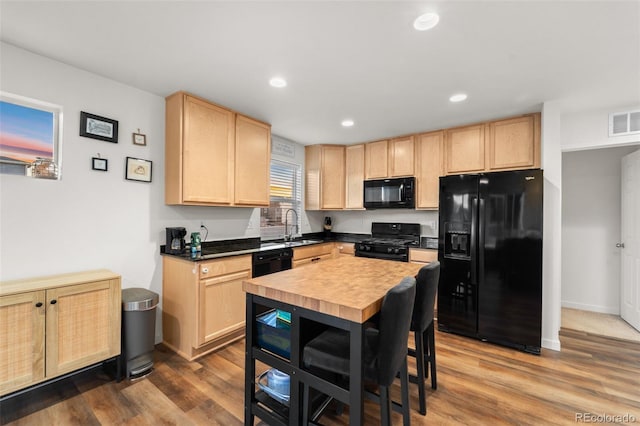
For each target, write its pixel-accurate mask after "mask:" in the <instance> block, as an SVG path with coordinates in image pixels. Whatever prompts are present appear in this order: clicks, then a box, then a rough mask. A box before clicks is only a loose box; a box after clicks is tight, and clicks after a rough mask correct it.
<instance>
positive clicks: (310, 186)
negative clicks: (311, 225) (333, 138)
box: [305, 145, 345, 210]
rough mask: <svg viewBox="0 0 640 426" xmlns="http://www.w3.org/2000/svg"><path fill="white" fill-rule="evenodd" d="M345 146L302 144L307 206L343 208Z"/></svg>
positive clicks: (328, 208) (307, 208) (329, 208)
mask: <svg viewBox="0 0 640 426" xmlns="http://www.w3.org/2000/svg"><path fill="white" fill-rule="evenodd" d="M344 159H345V147H344V146H343V145H307V146H305V185H306V191H305V192H306V198H305V209H306V210H338V209H343V208H344V193H345V161H344Z"/></svg>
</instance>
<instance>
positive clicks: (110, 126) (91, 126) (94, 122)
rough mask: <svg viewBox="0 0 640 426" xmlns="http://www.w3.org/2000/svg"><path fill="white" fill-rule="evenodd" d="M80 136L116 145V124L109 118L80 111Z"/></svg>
mask: <svg viewBox="0 0 640 426" xmlns="http://www.w3.org/2000/svg"><path fill="white" fill-rule="evenodd" d="M80 136H84V137H85V138H91V139H98V140H101V141H105V142H112V143H118V122H117V121H116V120H112V119H110V118H106V117H100V116H99V115H95V114H89V113H88V112H84V111H81V112H80Z"/></svg>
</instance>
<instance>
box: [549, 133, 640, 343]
mask: <svg viewBox="0 0 640 426" xmlns="http://www.w3.org/2000/svg"><path fill="white" fill-rule="evenodd" d="M639 147H640V145H634V146H625V147H616V148H599V149H591V150H584V151H572V152H564V153H563V154H562V308H563V310H562V327H565V326H571V328H574V329H579V330H580V331H588V332H592V333H594V334H601V335H607V336H611V337H619V338H623V337H620V336H616V335H617V334H620V333H622V334H623V335H624V334H625V333H628V331H629V330H628V329H627V328H628V327H629V326H628V324H626V323H624V322H623V321H622V320H621V319H620V295H621V276H622V275H621V266H620V265H621V255H622V254H621V248H619V247H616V244H617V243H619V242H620V232H621V219H620V218H621V206H620V203H621V160H622V158H623V157H624V156H626V155H628V154H629V153H631V152H634V151H636V150H638V149H639ZM576 318H578V320H577V321H576ZM590 318H593V320H590ZM609 320H610V321H609ZM589 324H593V326H592V329H591V330H585V329H584V328H588V327H589ZM598 324H607V328H604V327H596V326H597V325H598ZM576 327H579V328H576ZM632 330H633V329H632ZM636 334H637V336H638V340H640V332H637V331H636V330H633V334H632V336H635V335H636ZM632 340H633V339H632Z"/></svg>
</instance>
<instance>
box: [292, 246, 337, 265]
mask: <svg viewBox="0 0 640 426" xmlns="http://www.w3.org/2000/svg"><path fill="white" fill-rule="evenodd" d="M332 252H333V243H324V244H313V245H310V246H305V247H296V248H294V249H293V260H294V261H295V260H301V259H305V258H307V257H318V256H323V255H331V254H332Z"/></svg>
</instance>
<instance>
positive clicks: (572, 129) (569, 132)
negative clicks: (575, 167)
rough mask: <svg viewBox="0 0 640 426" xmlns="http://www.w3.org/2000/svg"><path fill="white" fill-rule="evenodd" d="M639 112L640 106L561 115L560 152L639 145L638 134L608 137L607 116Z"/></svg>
mask: <svg viewBox="0 0 640 426" xmlns="http://www.w3.org/2000/svg"><path fill="white" fill-rule="evenodd" d="M637 110H640V105H636V106H628V105H623V106H620V107H616V108H606V109H597V110H589V111H579V112H573V113H566V114H563V115H562V151H565V152H566V151H576V150H583V149H593V148H603V147H616V146H625V145H633V144H637V143H640V134H634V135H626V136H612V137H609V114H610V113H618V112H625V111H637Z"/></svg>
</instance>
